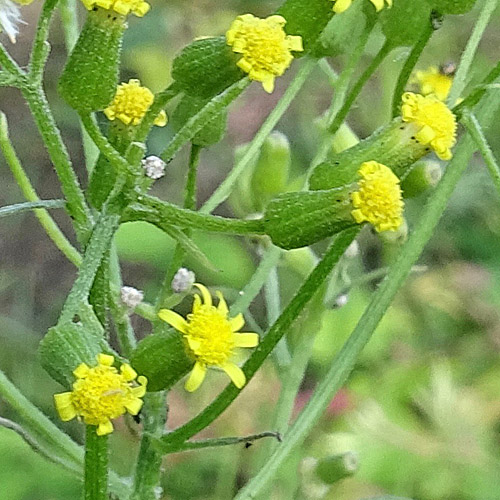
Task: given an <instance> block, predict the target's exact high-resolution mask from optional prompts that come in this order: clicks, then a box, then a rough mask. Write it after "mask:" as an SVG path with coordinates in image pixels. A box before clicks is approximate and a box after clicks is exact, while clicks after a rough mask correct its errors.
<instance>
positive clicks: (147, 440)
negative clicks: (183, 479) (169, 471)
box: [131, 391, 167, 500]
mask: <svg viewBox="0 0 500 500" xmlns="http://www.w3.org/2000/svg"><path fill="white" fill-rule="evenodd" d="M166 399H167V394H166V392H165V391H161V392H152V393H151V392H150V393H148V394H147V395H146V396H145V398H144V410H143V416H142V422H143V434H142V439H141V449H140V450H139V457H138V459H137V465H136V469H135V474H134V486H133V488H134V489H133V494H132V496H131V500H156V498H158V497H157V496H156V494H155V489H156V488H157V486H158V484H159V482H160V476H161V463H162V455H161V454H160V453H159V452H158V450H156V449H155V448H154V447H153V445H152V440H153V438H154V437H159V436H161V434H162V432H163V429H164V428H165V423H166V420H167V408H166V404H167V401H166Z"/></svg>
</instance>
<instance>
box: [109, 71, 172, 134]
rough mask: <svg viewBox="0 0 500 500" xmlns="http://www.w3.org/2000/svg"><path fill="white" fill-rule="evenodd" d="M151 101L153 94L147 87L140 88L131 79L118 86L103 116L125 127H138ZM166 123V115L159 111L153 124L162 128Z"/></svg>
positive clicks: (136, 81) (136, 82)
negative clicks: (117, 121)
mask: <svg viewBox="0 0 500 500" xmlns="http://www.w3.org/2000/svg"><path fill="white" fill-rule="evenodd" d="M153 101H154V95H153V92H151V90H149V89H148V88H147V87H141V82H140V81H139V80H136V79H132V80H129V81H128V83H122V84H121V85H118V89H117V90H116V94H115V97H114V99H113V102H112V103H111V104H110V105H109V106H108V107H107V108H106V109H105V110H104V114H105V115H106V116H107V117H108V119H109V120H111V121H113V120H115V119H116V118H118V119H119V120H121V121H122V122H123V123H124V124H125V125H139V123H141V120H142V119H143V118H144V115H145V114H146V112H147V110H148V109H149V108H150V106H151V104H153ZM167 121H168V119H167V114H166V113H165V111H161V112H160V114H159V115H158V116H157V117H156V119H155V121H154V124H155V125H157V126H158V127H164V126H165V125H166V124H167Z"/></svg>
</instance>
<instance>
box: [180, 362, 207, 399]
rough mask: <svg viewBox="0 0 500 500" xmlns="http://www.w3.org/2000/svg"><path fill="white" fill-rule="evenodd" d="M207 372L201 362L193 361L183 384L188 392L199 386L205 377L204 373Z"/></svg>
mask: <svg viewBox="0 0 500 500" xmlns="http://www.w3.org/2000/svg"><path fill="white" fill-rule="evenodd" d="M206 373H207V367H206V366H205V365H202V364H201V363H195V365H194V367H193V370H192V371H191V374H190V375H189V378H188V379H187V381H186V384H185V385H184V388H185V389H186V391H188V392H194V391H196V389H198V387H200V385H201V383H202V382H203V380H204V379H205V375H206Z"/></svg>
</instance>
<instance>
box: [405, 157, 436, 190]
mask: <svg viewBox="0 0 500 500" xmlns="http://www.w3.org/2000/svg"><path fill="white" fill-rule="evenodd" d="M442 176H443V171H442V169H441V166H440V165H439V163H437V162H435V161H423V162H419V163H417V164H416V165H415V166H414V167H413V168H412V169H411V170H410V172H409V174H408V175H407V176H406V177H405V179H404V181H403V182H402V183H401V188H402V189H403V196H404V197H405V198H415V197H416V196H420V195H421V194H423V193H425V192H426V191H428V190H429V189H432V188H433V187H435V186H436V185H437V183H438V182H439V181H440V180H441V177H442Z"/></svg>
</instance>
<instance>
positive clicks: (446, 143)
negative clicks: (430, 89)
mask: <svg viewBox="0 0 500 500" xmlns="http://www.w3.org/2000/svg"><path fill="white" fill-rule="evenodd" d="M401 112H402V117H403V121H405V122H407V123H411V124H414V125H415V134H414V136H415V138H416V140H417V141H418V142H420V143H421V144H424V145H426V144H430V146H431V147H432V148H433V149H434V151H435V152H436V154H437V155H438V156H439V158H441V159H442V160H450V159H451V158H452V156H453V155H452V153H451V148H452V147H453V146H454V145H455V143H456V132H457V121H456V118H455V115H454V114H453V113H452V112H451V111H450V110H449V109H448V107H447V106H446V104H444V103H443V102H441V101H440V100H439V99H438V98H437V97H436V96H434V95H429V96H423V95H420V94H414V93H412V92H405V93H404V94H403V105H402V107H401Z"/></svg>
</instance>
